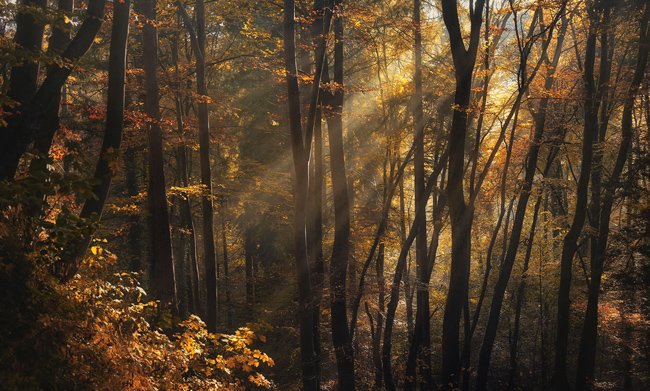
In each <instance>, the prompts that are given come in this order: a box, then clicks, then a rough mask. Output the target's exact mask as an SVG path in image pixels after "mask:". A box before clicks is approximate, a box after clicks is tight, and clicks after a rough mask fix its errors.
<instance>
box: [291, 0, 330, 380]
mask: <svg viewBox="0 0 650 391" xmlns="http://www.w3.org/2000/svg"><path fill="white" fill-rule="evenodd" d="M330 20H331V13H327V12H326V17H325V23H324V28H323V31H324V32H325V33H327V32H329V21H330ZM283 38H284V62H285V64H284V65H285V72H286V82H287V96H288V106H289V124H290V141H291V151H292V156H293V166H294V170H295V177H294V181H295V182H294V224H293V241H294V256H295V262H296V274H297V280H298V305H299V308H298V315H299V323H300V354H301V364H302V387H303V390H306V391H311V390H318V389H319V387H320V357H319V355H318V354H317V351H316V346H315V340H316V339H317V338H318V336H316V335H314V330H315V329H316V328H315V326H314V310H313V305H314V302H313V301H314V295H313V287H312V280H311V270H310V264H309V249H308V248H307V240H308V238H309V236H310V235H312V234H311V233H308V231H311V230H312V229H313V227H312V226H311V224H308V221H307V217H308V216H307V208H308V206H309V197H308V195H309V157H310V150H311V144H312V136H313V131H314V123H315V121H316V111H317V110H316V109H317V105H318V100H319V99H318V98H319V90H320V88H319V85H320V80H321V72H322V69H323V58H324V57H325V40H324V39H321V40H320V41H321V42H319V45H318V46H319V47H318V49H317V53H318V54H317V56H316V73H315V77H314V85H313V86H312V95H311V101H310V107H309V116H308V123H307V129H305V134H304V135H303V127H302V123H301V120H302V118H301V117H302V116H301V113H300V111H301V110H300V90H299V88H298V70H297V66H296V42H295V2H294V1H293V0H285V1H284V21H283Z"/></svg>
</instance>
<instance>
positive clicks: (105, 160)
mask: <svg viewBox="0 0 650 391" xmlns="http://www.w3.org/2000/svg"><path fill="white" fill-rule="evenodd" d="M130 13H131V1H130V0H125V1H124V2H121V3H120V2H114V3H113V26H112V30H111V44H110V51H109V57H108V91H107V94H106V125H105V126H106V128H105V130H104V139H103V141H102V146H101V149H100V151H99V159H98V160H97V165H96V166H95V174H94V176H93V177H94V180H95V182H96V183H95V184H94V185H93V187H92V192H93V195H94V197H93V198H89V199H87V200H86V202H85V203H84V205H83V207H82V208H81V213H80V214H79V217H81V218H82V219H89V218H93V219H94V220H95V221H97V222H98V221H99V220H100V219H101V217H102V213H103V211H104V205H105V204H106V200H107V199H108V194H109V191H110V188H111V182H112V181H113V176H114V175H115V173H114V172H113V170H112V169H111V165H112V164H113V163H114V162H115V161H116V159H117V158H118V156H119V152H120V146H121V144H122V132H123V131H124V104H125V100H124V77H125V75H126V52H127V41H128V38H129V15H130ZM59 98H60V96H59ZM48 149H49V147H48ZM91 239H92V233H90V232H89V233H87V235H86V236H85V237H82V238H80V239H79V242H74V248H71V249H70V250H69V251H72V252H71V253H70V255H71V256H70V258H69V259H66V261H67V262H69V264H68V265H67V269H68V270H67V273H66V275H67V277H68V278H70V277H72V276H73V275H74V274H75V273H76V272H77V269H78V265H79V263H80V262H81V258H82V257H83V255H84V253H85V252H86V249H87V248H88V245H89V244H90V241H91Z"/></svg>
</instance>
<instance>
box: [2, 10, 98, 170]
mask: <svg viewBox="0 0 650 391" xmlns="http://www.w3.org/2000/svg"><path fill="white" fill-rule="evenodd" d="M105 4H106V0H90V1H89V3H88V9H87V12H86V18H85V20H84V22H83V23H82V24H81V27H80V28H79V30H78V31H77V34H76V35H75V36H74V38H73V39H72V40H71V41H70V44H69V45H68V47H67V48H66V49H65V51H64V52H63V54H61V58H62V60H63V61H62V63H63V65H56V66H53V67H52V68H51V69H50V70H48V74H47V77H46V78H45V80H44V81H43V84H41V86H40V87H39V88H38V90H37V91H36V93H35V94H34V96H33V97H32V98H31V99H30V100H29V102H27V103H25V104H24V105H23V106H22V107H21V110H20V115H18V116H14V117H13V118H12V119H11V120H10V121H9V124H8V126H7V127H6V128H5V129H4V131H3V132H2V134H1V135H0V180H3V179H12V178H13V177H14V175H15V174H16V170H17V169H18V163H19V162H20V158H21V157H22V155H23V154H24V153H25V151H26V150H27V148H28V147H29V145H30V144H32V143H33V142H34V141H35V140H37V139H38V138H39V137H41V132H42V131H43V127H42V123H43V120H44V119H45V116H46V115H47V113H48V112H50V110H51V107H52V106H53V105H55V104H56V103H57V101H56V97H57V96H58V95H59V94H60V93H61V88H62V87H63V85H64V84H65V82H66V80H67V79H68V76H69V75H70V73H71V72H72V67H73V66H72V65H71V64H74V63H75V62H76V61H77V60H79V59H80V58H81V57H82V56H83V55H84V54H85V53H86V52H87V51H88V49H90V47H91V46H92V44H93V41H94V39H95V36H96V35H97V32H98V31H99V28H100V27H101V25H102V22H103V21H104V5H105ZM30 28H31V27H30ZM32 32H33V31H29V32H28V33H29V34H31V33H32Z"/></svg>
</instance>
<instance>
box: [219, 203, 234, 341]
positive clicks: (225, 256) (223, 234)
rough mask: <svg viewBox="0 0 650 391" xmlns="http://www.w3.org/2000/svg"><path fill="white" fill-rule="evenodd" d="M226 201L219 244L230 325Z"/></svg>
mask: <svg viewBox="0 0 650 391" xmlns="http://www.w3.org/2000/svg"><path fill="white" fill-rule="evenodd" d="M225 209H226V202H225V201H222V202H221V213H220V221H221V246H222V251H223V288H224V292H225V294H226V325H227V326H228V327H229V328H230V327H232V321H233V319H232V318H233V314H232V310H233V308H232V299H231V296H230V259H229V258H228V241H227V236H226V217H225V214H226V210H225Z"/></svg>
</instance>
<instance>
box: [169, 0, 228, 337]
mask: <svg viewBox="0 0 650 391" xmlns="http://www.w3.org/2000/svg"><path fill="white" fill-rule="evenodd" d="M176 5H177V7H178V9H179V12H180V13H181V16H182V17H183V21H184V23H185V27H186V28H187V30H188V31H189V34H190V39H191V41H192V49H193V50H194V58H195V60H196V93H197V94H198V95H200V96H201V98H200V101H199V102H198V104H197V106H198V120H199V161H200V162H201V185H203V187H204V189H203V191H204V192H205V193H204V194H203V195H202V196H201V216H202V223H203V230H202V234H203V263H204V265H205V286H206V291H207V300H206V301H207V307H208V308H207V322H206V323H207V325H208V330H209V331H212V332H214V331H216V328H217V305H218V303H217V274H218V270H217V253H216V248H215V245H214V207H213V202H212V168H211V165H210V112H209V109H208V102H207V97H208V87H207V84H206V80H205V41H206V31H205V3H204V1H203V0H197V2H196V5H195V8H194V10H195V13H196V21H197V28H196V31H194V29H193V28H192V21H191V20H190V17H189V15H188V14H187V11H186V10H185V7H184V6H183V5H182V3H180V2H179V1H177V2H176Z"/></svg>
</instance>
